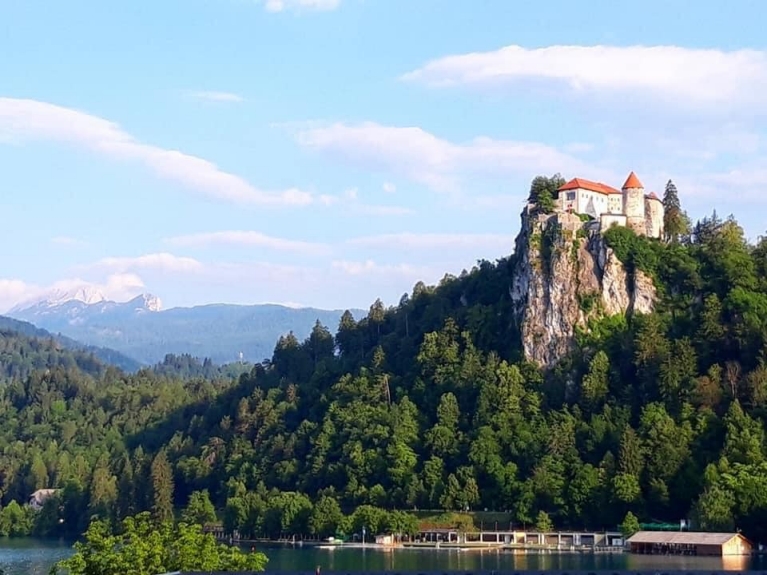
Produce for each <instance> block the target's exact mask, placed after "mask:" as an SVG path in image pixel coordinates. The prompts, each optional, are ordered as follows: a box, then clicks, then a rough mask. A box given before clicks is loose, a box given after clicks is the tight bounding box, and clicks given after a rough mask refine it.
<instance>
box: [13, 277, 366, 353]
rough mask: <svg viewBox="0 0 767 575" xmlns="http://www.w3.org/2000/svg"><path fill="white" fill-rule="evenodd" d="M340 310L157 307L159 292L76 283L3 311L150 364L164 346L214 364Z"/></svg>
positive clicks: (330, 321) (300, 331) (332, 324)
mask: <svg viewBox="0 0 767 575" xmlns="http://www.w3.org/2000/svg"><path fill="white" fill-rule="evenodd" d="M352 313H354V314H355V315H356V316H359V314H361V313H362V314H364V313H366V312H363V311H361V310H352ZM342 314H343V310H322V309H316V308H294V307H287V306H284V305H278V304H259V305H233V304H208V305H201V306H195V307H189V308H171V309H167V310H163V309H162V303H161V301H160V299H159V298H158V297H156V296H154V295H151V294H142V295H140V296H138V297H135V298H133V299H132V300H130V301H127V302H114V301H110V300H108V299H106V298H105V297H104V296H103V294H101V293H100V292H98V291H97V290H76V291H74V292H69V293H65V292H59V293H53V294H50V295H49V296H48V297H45V298H41V299H37V300H35V301H31V302H27V303H25V304H21V305H18V306H16V307H14V308H13V309H11V310H10V311H9V312H8V314H7V315H9V316H11V317H13V318H16V319H19V320H23V321H28V322H31V323H33V324H35V325H37V326H39V327H42V328H45V329H47V330H49V331H52V332H56V333H61V334H64V335H66V336H68V337H70V338H73V339H75V340H77V341H80V342H83V343H86V344H89V345H94V346H99V347H108V348H111V349H114V350H117V351H119V352H120V353H122V354H125V355H127V356H129V357H131V358H135V359H136V360H138V361H140V362H142V363H144V364H148V365H152V364H155V363H157V362H160V361H162V360H163V358H164V357H165V355H166V354H177V355H180V354H190V355H192V356H194V357H199V358H210V359H211V360H213V361H214V362H215V363H218V364H225V363H230V362H233V361H238V360H240V359H241V358H240V354H242V359H243V360H245V361H250V362H260V361H262V360H263V359H264V358H268V357H271V356H272V352H273V351H274V346H275V344H276V342H277V339H278V338H279V337H280V336H281V335H284V334H286V333H288V332H290V331H292V332H293V333H294V334H295V335H296V337H298V338H299V339H303V338H305V337H307V336H308V335H309V333H310V332H311V329H312V327H313V326H314V323H315V322H316V321H317V320H319V321H320V322H321V323H322V324H323V325H325V326H327V327H328V328H329V329H330V330H331V331H334V330H335V328H336V326H337V325H338V322H339V320H340V318H341V315H342Z"/></svg>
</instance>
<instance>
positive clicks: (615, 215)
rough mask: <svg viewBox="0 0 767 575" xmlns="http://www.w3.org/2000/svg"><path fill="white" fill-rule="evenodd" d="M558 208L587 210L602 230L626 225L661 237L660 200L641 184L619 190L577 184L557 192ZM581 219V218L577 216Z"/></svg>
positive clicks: (561, 210) (562, 210)
mask: <svg viewBox="0 0 767 575" xmlns="http://www.w3.org/2000/svg"><path fill="white" fill-rule="evenodd" d="M557 208H558V210H559V211H560V212H568V211H573V212H575V213H576V214H588V215H590V216H592V217H594V218H596V219H597V221H599V226H600V229H601V230H603V231H604V230H607V229H609V228H610V227H612V226H614V225H618V226H627V227H630V228H631V229H632V230H634V232H635V233H637V234H639V235H646V236H649V237H653V238H661V237H663V213H664V210H663V203H662V202H661V201H660V200H659V199H650V198H647V197H645V195H644V188H626V189H624V190H622V192H621V193H620V194H602V193H599V192H594V191H591V190H585V189H583V188H579V189H577V190H567V191H563V192H560V193H559V196H558V198H557ZM579 221H580V220H579Z"/></svg>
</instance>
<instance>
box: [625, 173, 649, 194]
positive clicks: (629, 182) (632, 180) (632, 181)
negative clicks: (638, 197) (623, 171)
mask: <svg viewBox="0 0 767 575" xmlns="http://www.w3.org/2000/svg"><path fill="white" fill-rule="evenodd" d="M627 188H644V186H643V185H642V182H640V181H639V178H637V175H636V174H635V173H634V172H631V173H630V174H629V177H628V178H626V183H625V184H623V187H622V188H621V189H622V190H625V189H627Z"/></svg>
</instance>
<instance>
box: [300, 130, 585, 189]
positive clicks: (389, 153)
mask: <svg viewBox="0 0 767 575" xmlns="http://www.w3.org/2000/svg"><path fill="white" fill-rule="evenodd" d="M297 139H298V142H299V143H300V144H301V145H303V146H305V147H307V148H310V149H313V150H317V151H320V152H323V153H326V154H329V155H331V156H335V157H338V158H340V159H341V160H344V161H346V162H349V163H351V164H353V165H355V166H357V167H359V168H362V169H368V170H377V171H383V172H390V173H395V174H398V175H402V176H405V177H408V178H410V179H412V180H413V181H416V182H418V183H421V184H424V185H427V186H429V187H431V188H432V189H435V190H439V191H455V190H457V189H458V186H459V182H460V179H461V177H462V176H466V175H469V174H477V175H480V176H494V177H508V176H509V175H511V174H527V175H529V174H531V173H551V172H554V171H561V172H563V173H569V172H577V173H589V174H592V177H597V176H596V175H593V174H594V171H593V169H592V170H589V168H587V167H586V166H585V165H584V163H583V162H581V161H580V160H578V159H576V158H574V157H573V156H570V155H568V154H565V153H563V152H561V151H559V150H557V149H556V148H554V147H552V146H548V145H546V144H541V143H537V142H515V141H509V140H493V139H491V138H486V137H480V138H475V139H473V140H471V141H470V142H468V143H466V144H455V143H452V142H449V141H447V140H443V139H441V138H438V137H436V136H434V135H433V134H430V133H429V132H426V131H424V130H422V129H421V128H417V127H393V126H383V125H381V124H377V123H374V122H364V123H362V124H357V125H347V124H342V123H336V124H332V125H330V126H325V127H318V128H310V129H306V130H302V131H299V133H298V135H297Z"/></svg>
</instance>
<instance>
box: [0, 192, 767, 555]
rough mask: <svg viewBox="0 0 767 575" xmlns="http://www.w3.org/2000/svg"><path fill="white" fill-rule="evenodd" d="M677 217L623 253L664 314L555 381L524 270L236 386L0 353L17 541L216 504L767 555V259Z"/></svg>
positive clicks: (761, 243)
mask: <svg viewBox="0 0 767 575" xmlns="http://www.w3.org/2000/svg"><path fill="white" fill-rule="evenodd" d="M554 179H555V178H543V179H539V178H537V179H536V180H534V182H533V185H532V186H531V198H532V199H533V200H534V199H535V194H536V193H541V190H543V191H544V192H545V191H546V190H547V189H548V188H547V186H548V187H553V184H552V183H551V180H554ZM536 190H537V192H536ZM664 202H665V203H666V205H667V210H666V217H667V219H668V221H667V222H666V232H667V234H666V237H665V238H664V239H663V240H654V239H648V238H644V237H637V236H636V235H634V234H633V233H632V232H631V231H630V230H628V229H626V228H614V229H612V230H610V231H609V232H607V233H606V234H605V236H606V239H607V241H608V242H609V244H610V245H611V246H612V247H613V248H614V249H615V252H616V254H617V255H618V257H619V258H620V259H621V260H622V261H623V262H624V263H625V264H626V265H627V266H628V267H629V268H631V269H642V270H644V271H646V272H647V273H648V274H650V275H651V277H652V278H653V280H654V281H655V284H656V287H657V288H658V294H659V301H658V303H657V306H656V309H655V311H654V312H653V313H651V314H647V315H620V316H613V317H606V318H601V319H599V320H594V321H593V322H592V323H591V325H590V326H589V329H587V330H583V331H582V332H581V333H579V336H578V342H577V349H576V351H575V352H574V353H572V355H571V356H569V357H567V358H565V359H564V360H563V361H562V362H560V364H559V365H557V366H556V367H555V368H554V369H552V370H549V371H545V372H544V371H542V370H541V369H539V368H538V367H537V366H535V365H531V364H529V363H528V362H526V361H525V360H524V358H523V357H522V355H521V346H520V342H519V333H518V329H517V326H516V324H515V321H514V317H513V310H512V306H511V301H510V297H509V293H508V289H509V284H510V279H511V274H512V273H513V270H514V264H515V255H513V254H512V255H511V256H509V257H506V258H502V259H500V260H498V261H496V262H489V261H479V262H477V265H476V266H474V267H473V268H472V269H471V270H468V271H464V272H463V273H461V274H460V275H458V276H451V275H446V276H445V277H444V278H443V279H442V280H441V281H440V282H439V284H438V285H436V286H426V285H424V284H423V283H421V282H419V283H418V284H416V285H415V286H414V288H413V290H412V293H408V294H405V295H403V296H402V298H401V299H400V301H399V303H398V304H397V305H396V306H391V307H386V306H385V305H384V304H383V302H381V301H380V300H377V301H376V302H374V303H373V304H372V305H371V306H370V309H369V311H368V313H367V315H366V316H364V317H360V318H355V317H353V316H352V314H351V313H349V312H347V313H345V314H344V315H343V317H342V318H341V320H340V322H339V325H338V326H337V329H336V330H335V333H332V332H331V331H330V330H329V329H328V328H327V327H326V326H323V325H321V324H320V323H317V325H315V327H314V329H313V330H312V332H311V334H310V335H309V336H308V337H307V338H306V339H305V340H304V341H299V340H298V339H297V338H296V337H295V336H293V335H292V334H287V335H285V336H283V337H281V338H280V339H279V341H278V342H277V344H276V346H275V349H274V353H273V355H272V357H271V358H270V359H269V360H265V361H263V362H262V363H259V364H256V365H254V366H252V368H251V369H250V371H248V372H247V373H244V374H242V375H239V377H233V376H234V375H236V374H229V375H227V374H226V373H224V372H220V373H219V374H218V376H216V377H213V378H211V377H206V374H204V373H203V374H201V375H198V374H196V371H195V370H196V368H195V369H191V368H190V367H189V366H190V364H189V362H188V361H186V360H184V361H181V362H180V363H179V362H178V361H176V360H171V359H169V360H168V362H167V365H166V366H165V367H163V368H162V369H158V370H151V369H145V370H142V371H139V372H138V373H136V374H133V375H128V374H125V373H123V372H121V371H120V370H117V369H115V368H112V367H106V366H103V365H101V364H100V363H99V362H97V361H95V360H93V359H92V358H88V357H85V356H83V355H82V354H78V353H76V352H69V351H66V350H60V349H54V348H53V347H51V345H49V344H46V343H45V342H39V341H35V340H31V339H28V338H24V337H22V336H19V335H14V334H10V333H3V334H0V368H1V369H2V373H3V377H4V381H5V383H4V385H3V386H2V388H1V389H0V445H2V447H1V448H0V489H2V502H3V509H2V511H0V530H1V529H2V528H3V527H2V526H3V525H16V526H18V525H22V526H24V525H27V527H24V528H22V529H20V528H18V527H16V528H15V529H16V531H14V532H15V533H19V532H23V531H27V532H33V533H38V534H56V535H58V534H62V533H64V532H67V533H73V534H77V533H82V532H83V531H84V530H85V528H86V527H87V523H88V520H89V519H90V518H91V517H94V516H95V517H99V518H102V519H104V520H105V521H108V522H111V523H115V524H116V523H117V522H119V521H120V520H121V519H122V518H124V517H128V516H132V515H134V514H136V513H139V512H142V511H148V512H150V513H152V514H154V515H155V516H156V517H158V518H169V517H172V516H173V515H174V513H178V512H179V510H182V509H185V508H187V507H189V505H190V502H191V501H193V500H199V499H200V498H202V497H203V496H202V495H201V494H202V493H206V494H207V495H205V497H206V498H208V499H209V501H210V504H211V507H212V508H213V510H214V512H215V515H216V519H217V520H220V521H223V523H224V525H225V527H226V529H228V530H235V529H236V530H238V531H239V532H240V533H243V534H250V535H253V536H272V537H274V536H279V535H284V534H288V533H292V534H301V533H303V534H307V535H309V534H317V535H319V534H323V535H326V534H332V533H334V532H336V531H337V530H339V529H340V530H354V529H356V528H358V527H359V526H360V525H361V524H362V523H363V522H364V523H365V524H368V525H372V524H373V523H372V521H373V520H372V519H371V518H369V517H367V516H364V518H363V519H361V517H363V515H361V514H363V513H370V514H374V513H379V512H380V517H381V518H380V519H378V523H376V524H377V525H380V526H381V528H386V529H397V528H400V529H402V530H403V531H406V529H405V527H401V524H405V522H406V521H412V520H411V519H408V517H407V515H408V514H402V513H400V514H398V515H396V517H395V513H396V512H398V511H399V512H402V511H409V512H414V511H415V510H420V509H435V508H440V509H444V510H449V511H467V510H468V511H471V510H479V509H486V508H487V509H494V510H499V511H507V512H508V513H509V514H510V515H511V517H512V520H513V522H514V523H515V524H517V525H526V526H533V525H536V524H538V525H548V524H550V525H552V526H554V527H557V528H576V529H577V528H589V529H603V528H615V527H616V526H618V525H619V524H620V523H621V522H625V521H624V520H625V518H626V517H629V518H631V517H634V518H638V519H639V521H643V522H644V521H664V522H677V521H679V519H682V518H685V519H692V520H693V521H694V524H695V525H696V526H698V527H699V528H701V529H710V530H713V529H717V530H720V529H721V530H733V529H736V528H737V529H742V530H743V532H744V533H745V534H746V535H748V536H750V537H753V538H755V539H757V540H765V539H767V533H765V527H764V526H765V525H767V460H765V437H764V433H765V430H764V424H765V417H766V412H765V408H766V407H767V365H766V364H765V359H766V355H765V352H766V351H767V345H766V344H767V295H765V293H767V289H766V288H767V242H766V241H765V240H764V239H762V238H760V239H759V240H758V241H757V242H755V243H754V244H752V243H749V242H748V241H747V240H746V238H745V235H744V233H743V230H742V228H741V227H740V226H739V225H738V223H737V221H736V220H735V219H734V218H732V217H729V218H726V219H721V218H720V217H719V216H718V215H717V214H716V213H714V214H712V215H711V216H709V217H706V218H703V219H702V220H700V221H698V222H695V223H694V224H692V223H691V222H690V221H689V218H688V217H687V215H686V214H685V213H684V212H683V210H682V209H681V205H679V206H678V207H675V206H677V205H678V204H679V200H678V194H677V192H676V189H675V188H673V185H671V186H668V187H667V190H666V194H665V195H664ZM4 349H8V350H10V351H9V352H8V353H3V350H4ZM22 350H23V351H22ZM174 363H179V365H182V366H183V367H182V368H181V369H182V370H185V371H186V373H184V374H183V376H182V375H179V374H176V373H174V369H173V364H174ZM205 369H206V370H209V369H210V368H209V366H208V367H206V368H205ZM203 371H205V370H203ZM47 487H57V488H60V491H59V492H58V495H57V497H56V498H55V499H53V500H52V501H54V502H52V503H49V504H46V509H45V510H44V512H42V513H36V514H34V515H32V514H31V513H30V512H29V511H28V510H27V509H25V507H24V505H23V502H25V501H26V500H27V498H28V497H29V494H30V493H31V492H32V491H34V490H35V489H39V488H47ZM13 501H16V502H18V503H17V504H16V505H15V506H14V503H13ZM206 507H207V505H206ZM361 510H362V511H361ZM371 510H377V511H371ZM25 514H26V515H25ZM629 514H630V515H629ZM6 516H7V517H8V519H7V520H6V519H5V518H6ZM17 516H18V517H21V516H23V517H31V519H24V520H22V519H15V518H16V517H17ZM370 517H372V515H371V516H370ZM207 518H208V519H210V517H207ZM331 518H332V520H330V519H331ZM23 521H28V523H26V524H25V523H23ZM547 522H548V523H547ZM408 528H412V524H409V527H408ZM6 531H8V532H11V527H8V528H7V529H6ZM0 532H1V531H0Z"/></svg>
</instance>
